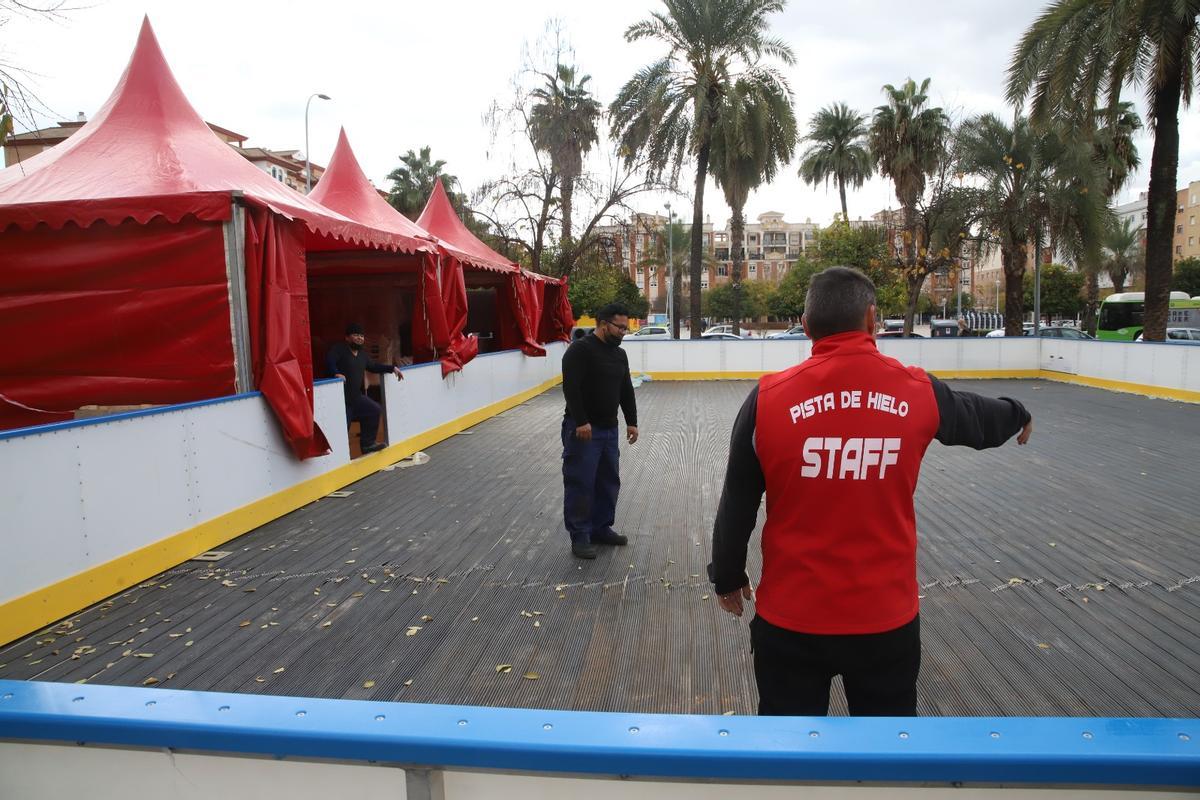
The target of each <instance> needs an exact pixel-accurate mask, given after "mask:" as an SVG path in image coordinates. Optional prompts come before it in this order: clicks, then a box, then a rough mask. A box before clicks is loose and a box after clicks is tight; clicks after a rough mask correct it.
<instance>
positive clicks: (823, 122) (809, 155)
mask: <svg viewBox="0 0 1200 800" xmlns="http://www.w3.org/2000/svg"><path fill="white" fill-rule="evenodd" d="M866 121H867V115H866V114H860V113H858V112H857V111H855V110H853V109H851V108H850V107H849V106H847V105H846V104H845V103H834V104H833V105H831V106H826V107H825V108H822V109H821V110H820V111H818V112H817V113H816V114H813V117H812V119H811V120H809V121H808V135H807V136H806V137H804V138H805V140H806V141H809V142H811V143H812V144H810V145H809V148H808V150H806V151H805V152H804V159H803V160H802V161H801V162H800V177H801V178H802V179H804V182H805V183H807V184H809V185H810V186H816V185H817V184H818V183H824V184H826V185H828V184H829V181H830V180H831V179H832V180H833V181H834V182H836V183H837V188H838V194H839V195H840V196H841V198H842V219H844V220H849V219H850V212H849V211H847V210H846V184H850V185H851V186H853V187H854V188H855V189H861V188H862V185H863V184H864V183H866V181H867V178H870V177H871V174H872V173H873V172H874V171H875V167H874V164H873V163H872V161H871V150H870V146H869V145H868V143H867V134H868V133H869V129H868V128H867V125H866Z"/></svg>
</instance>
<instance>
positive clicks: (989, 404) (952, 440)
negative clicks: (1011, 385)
mask: <svg viewBox="0 0 1200 800" xmlns="http://www.w3.org/2000/svg"><path fill="white" fill-rule="evenodd" d="M929 381H930V383H932V384H933V395H934V397H936V398H937V404H938V413H939V414H940V415H941V422H940V423H939V425H938V432H937V436H936V438H937V440H938V441H939V442H941V443H942V444H946V445H964V446H966V447H974V448H975V449H976V450H985V449H987V448H989V447H999V446H1000V445H1002V444H1004V443H1005V442H1007V441H1008V440H1009V439H1010V438H1012V436H1013V434H1015V433H1018V432H1020V436H1019V437H1018V439H1017V442H1018V443H1019V444H1025V443H1026V442H1027V441H1029V437H1030V435H1032V433H1033V417H1032V416H1031V415H1030V413H1029V412H1028V411H1027V410H1025V406H1023V405H1021V403H1020V402H1018V401H1016V400H1013V399H1012V398H1011V397H983V396H982V395H978V394H974V393H972V392H956V391H954V390H953V389H951V388H950V387H949V386H947V385H946V384H944V383H942V382H941V381H940V380H938V379H937V378H935V377H933V376H932V375H930V376H929Z"/></svg>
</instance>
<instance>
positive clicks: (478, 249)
mask: <svg viewBox="0 0 1200 800" xmlns="http://www.w3.org/2000/svg"><path fill="white" fill-rule="evenodd" d="M417 224H418V225H420V226H421V227H422V228H424V229H425V230H427V231H429V232H430V233H432V234H433V235H434V236H436V237H438V238H439V239H441V240H443V241H445V242H447V243H448V244H450V245H451V246H453V247H454V248H456V249H458V250H460V251H462V252H463V253H465V254H466V255H467V262H468V263H470V264H473V265H474V266H476V267H480V268H482V269H490V270H495V271H496V272H515V271H517V270H518V267H517V265H516V264H514V263H513V262H512V261H509V260H508V259H507V258H505V257H504V256H502V255H500V254H499V253H497V252H496V251H495V250H493V249H492V248H490V247H488V246H487V245H486V244H484V243H483V242H481V241H479V239H478V238H476V236H475V234H473V233H471V231H470V230H468V229H467V226H466V225H464V224H463V222H462V220H461V219H459V218H458V213H457V212H456V211H455V210H454V206H452V205H451V204H450V198H449V196H448V195H447V194H446V189H445V187H444V186H442V179H441V178H438V179H437V182H436V183H435V184H434V186H433V193H432V194H431V195H429V200H428V201H427V202H426V203H425V210H424V211H422V212H421V216H420V217H418V218H417Z"/></svg>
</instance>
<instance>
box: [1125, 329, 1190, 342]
mask: <svg viewBox="0 0 1200 800" xmlns="http://www.w3.org/2000/svg"><path fill="white" fill-rule="evenodd" d="M1134 341H1135V342H1140V341H1142V335H1141V334H1140V333H1139V334H1138V336H1137V338H1136V339H1134ZM1164 344H1200V328H1167V339H1166V342H1164Z"/></svg>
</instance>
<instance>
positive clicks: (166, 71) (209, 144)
mask: <svg viewBox="0 0 1200 800" xmlns="http://www.w3.org/2000/svg"><path fill="white" fill-rule="evenodd" d="M234 193H241V194H242V195H243V196H244V197H246V198H247V199H248V200H249V201H251V202H257V203H259V204H261V205H265V206H267V207H268V208H270V209H271V210H272V211H275V212H276V213H279V214H282V215H284V216H287V217H290V218H294V219H300V220H303V221H304V222H305V223H306V224H307V226H308V228H309V230H310V231H312V232H313V233H315V234H318V235H319V236H323V237H328V238H332V239H340V240H342V241H345V242H349V243H354V244H356V245H368V246H373V247H381V248H385V249H392V250H416V249H426V248H428V247H430V245H429V244H428V243H427V242H424V241H421V240H419V239H417V238H416V237H411V236H405V235H402V234H400V233H399V232H396V231H391V230H390V229H375V228H373V227H371V226H369V225H364V224H361V223H359V222H355V221H353V220H350V219H348V218H346V217H344V216H342V215H341V214H338V213H337V212H334V211H331V210H329V209H327V208H325V207H324V206H321V205H320V204H319V203H317V202H315V201H314V200H312V199H310V198H308V197H305V196H304V195H301V194H299V193H297V192H295V191H293V190H292V189H290V188H288V187H287V186H284V185H283V184H282V183H280V182H279V181H276V180H274V179H273V178H271V177H270V176H269V175H267V174H266V173H265V172H263V171H262V170H260V169H258V168H257V167H255V166H254V165H252V164H250V163H249V162H248V161H246V160H245V159H244V158H242V157H241V156H240V155H238V154H237V153H236V152H234V151H233V148H232V147H230V145H228V144H226V143H225V142H223V141H222V140H221V139H220V138H219V137H217V135H216V134H214V133H213V132H212V131H211V130H210V129H209V127H208V126H207V125H206V124H205V123H204V121H203V120H202V119H201V118H200V115H199V114H197V113H196V110H195V109H194V108H192V105H191V104H190V103H189V102H188V100H187V97H186V96H185V95H184V94H183V90H182V89H180V87H179V84H178V83H177V82H176V81H175V77H174V75H172V73H171V68H170V67H169V66H168V65H167V62H166V59H165V58H164V56H163V53H162V49H161V48H160V47H159V44H158V40H157V38H156V37H155V35H154V31H153V29H152V28H151V27H150V20H149V19H148V18H147V19H145V20H144V21H143V22H142V28H141V32H140V33H139V35H138V41H137V46H136V47H135V48H134V51H133V56H132V57H131V58H130V60H129V66H127V67H126V69H125V73H124V74H123V75H122V76H121V79H120V81H118V83H117V86H116V89H114V90H113V93H112V96H110V97H109V98H108V101H107V102H106V103H105V104H104V106H103V107H102V108H101V109H100V110H99V111H98V112H97V113H96V115H95V116H94V117H93V118H92V119H91V120H90V121H89V122H88V123H87V124H86V125H84V126H83V127H82V128H80V129H79V131H78V132H76V133H75V135H73V136H71V137H70V138H69V139H67V140H66V141H65V142H63V143H62V144H59V145H57V146H55V147H52V148H50V149H49V150H45V151H43V152H42V153H39V154H38V155H36V156H34V157H33V158H30V159H29V160H27V161H25V162H24V163H22V164H19V165H15V166H12V167H9V168H8V169H5V170H0V230H3V229H4V228H6V227H8V226H9V225H18V226H20V227H22V228H32V227H33V226H35V225H38V224H47V225H49V226H50V227H52V228H60V227H62V226H63V225H65V224H67V223H69V222H70V223H74V224H76V225H79V226H82V227H86V226H88V225H91V224H92V223H93V222H97V221H104V222H107V223H109V224H113V225H115V224H119V223H121V222H123V221H125V220H127V219H134V220H136V221H137V222H139V223H146V222H148V221H150V220H152V219H155V218H157V217H165V218H166V219H168V220H170V221H172V222H177V221H178V220H179V219H181V218H183V217H184V216H186V215H188V214H194V215H196V216H197V217H199V218H200V219H205V220H224V219H228V218H229V214H230V198H231V195H233V194H234Z"/></svg>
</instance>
